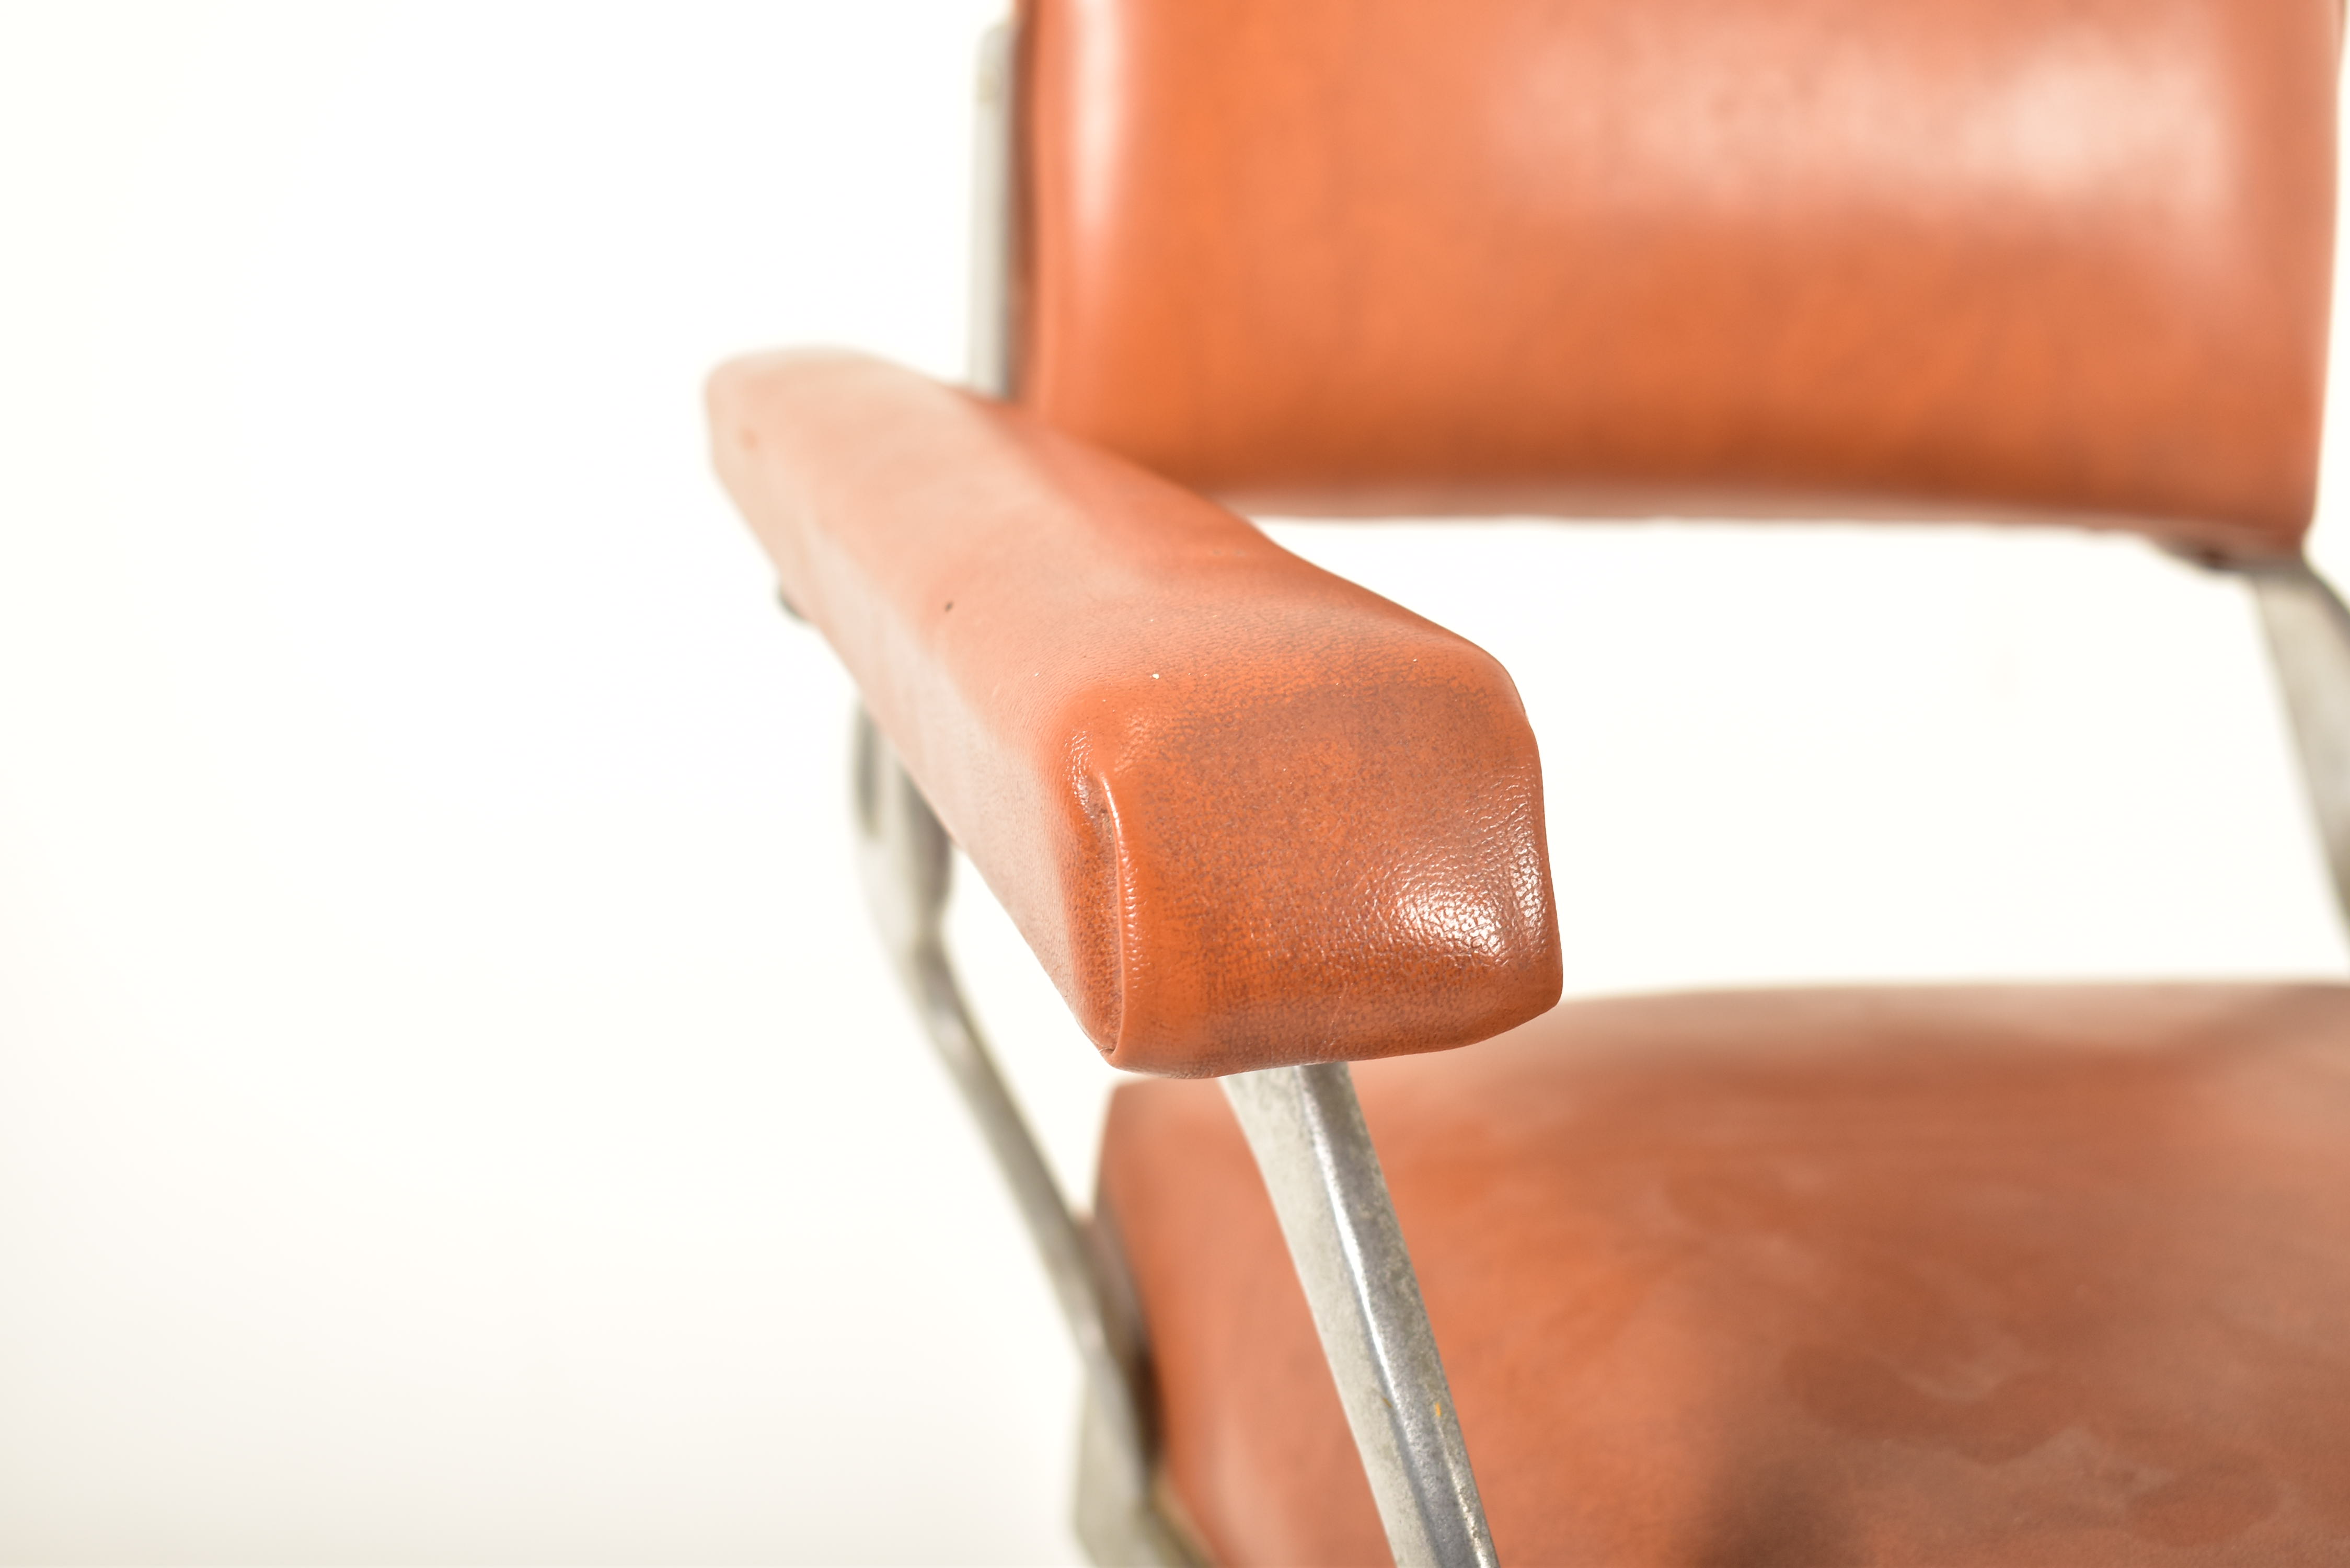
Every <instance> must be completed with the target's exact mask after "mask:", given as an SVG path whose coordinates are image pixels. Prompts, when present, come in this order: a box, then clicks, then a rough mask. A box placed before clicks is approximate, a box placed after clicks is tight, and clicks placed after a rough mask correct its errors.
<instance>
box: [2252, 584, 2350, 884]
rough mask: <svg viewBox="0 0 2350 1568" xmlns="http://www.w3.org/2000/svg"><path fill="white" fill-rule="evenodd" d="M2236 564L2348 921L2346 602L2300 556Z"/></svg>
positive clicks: (2349, 613)
mask: <svg viewBox="0 0 2350 1568" xmlns="http://www.w3.org/2000/svg"><path fill="white" fill-rule="evenodd" d="M2236 569H2237V570H2238V571H2240V572H2241V573H2242V574H2243V575H2244V576H2246V577H2247V578H2248V579H2249V580H2250V581H2251V588H2252V597H2253V599H2254V601H2255V602H2256V603H2258V604H2259V606H2260V610H2261V626H2262V629H2263V630H2264V631H2265V632H2266V633H2267V636H2268V645H2269V657H2270V659H2271V661H2272V663H2273V664H2274V665H2275V667H2276V672H2277V684H2278V685H2279V686H2280V687H2281V688H2282V690H2283V692H2284V700H2285V708H2286V710H2287V711H2288V712H2290V713H2291V714H2292V717H2293V740H2294V742H2295V744H2296V745H2297V747H2298V748H2299V750H2300V753H2301V776H2302V782H2303V786H2304V787H2305V788H2306V790H2307V792H2308V794H2309V804H2310V809H2311V811H2312V813H2313V814H2314V815H2315V816H2316V818H2317V828H2318V834H2319V836H2320V837H2321V838H2323V840H2324V845H2325V861H2326V867H2327V869H2329V870H2330V871H2331V872H2332V873H2333V874H2334V898H2335V900H2336V902H2337V903H2338V904H2339V905H2340V907H2341V909H2342V915H2343V919H2344V920H2345V923H2350V607H2345V606H2344V604H2343V602H2342V597H2341V596H2340V595H2339V594H2337V593H2335V592H2334V587H2333V585H2332V584H2330V583H2328V582H2327V581H2326V580H2325V579H2324V577H2322V576H2319V575H2318V574H2317V572H2316V570H2315V568H2314V567H2312V566H2310V565H2309V564H2308V563H2307V562H2306V561H2299V560H2296V561H2288V562H2282V563H2276V564H2267V563H2262V564H2260V565H2245V566H2238V567H2237V568H2236Z"/></svg>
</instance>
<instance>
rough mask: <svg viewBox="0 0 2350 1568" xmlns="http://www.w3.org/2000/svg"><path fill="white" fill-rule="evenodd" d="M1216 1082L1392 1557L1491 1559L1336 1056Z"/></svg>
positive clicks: (1421, 1309) (1435, 1362)
mask: <svg viewBox="0 0 2350 1568" xmlns="http://www.w3.org/2000/svg"><path fill="white" fill-rule="evenodd" d="M1223 1082H1224V1093H1225V1096H1227V1097H1228V1098H1229V1099H1230V1100H1231V1101H1232V1109H1233V1111H1234V1112H1235V1113H1237V1114H1238V1116H1239V1117H1240V1123H1241V1128H1242V1130H1243V1132H1245V1133H1246V1134H1247V1135H1248V1140H1249V1147H1250V1149H1251V1151H1252V1152H1253V1153H1254V1154H1255V1156H1256V1163H1257V1168H1258V1169H1259V1170H1261V1171H1262V1172H1263V1174H1264V1184H1265V1187H1266V1189H1268V1190H1270V1191H1271V1193H1272V1194H1273V1207H1274V1212H1275V1213H1277V1214H1278V1215H1279V1216H1280V1217H1281V1231H1282V1234H1283V1236H1284V1237H1285V1238H1286V1239H1287V1241H1288V1242H1289V1255H1290V1258H1291V1260H1292V1261H1293V1262H1295V1264H1296V1266H1297V1277H1298V1280H1299V1282H1301V1283H1303V1284H1304V1285H1305V1300H1306V1304H1307V1305H1308V1306H1310V1307H1311V1308H1312V1309H1313V1313H1314V1326H1315V1329H1316V1330H1317V1331H1318V1332H1319V1333H1320V1334H1321V1336H1322V1352H1323V1355H1325V1356H1326V1357H1327V1358H1328V1360H1329V1363H1330V1372H1331V1375H1332V1376H1334V1377H1336V1379H1337V1383H1338V1398H1339V1403H1341V1404H1342V1405H1344V1406H1345V1407H1346V1410H1347V1426H1348V1427H1350V1428H1353V1430H1354V1434H1355V1447H1356V1449H1357V1451H1358V1452H1359V1453H1360V1454H1361V1455H1362V1457H1363V1469H1364V1472H1365V1474H1366V1475H1367V1476H1368V1477H1369V1478H1370V1483H1371V1496H1372V1497H1373V1498H1374V1499H1375V1500H1376V1501H1378V1507H1379V1521H1380V1523H1382V1524H1383V1525H1385V1526H1386V1527H1387V1532H1388V1547H1389V1548H1390V1549H1391V1550H1392V1551H1393V1552H1395V1560H1396V1562H1397V1563H1403V1564H1420V1563H1442V1564H1445V1565H1446V1568H1456V1565H1457V1568H1467V1565H1470V1564H1483V1565H1486V1568H1491V1564H1492V1563H1493V1562H1494V1557H1493V1537H1492V1532H1491V1531H1489V1530H1488V1529H1487V1528H1486V1526H1485V1510H1484V1505H1483V1504H1482V1502H1481V1501H1479V1499H1478V1496H1477V1480H1476V1477H1475V1476H1474V1475H1472V1474H1471V1471H1470V1469H1469V1450H1468V1449H1467V1447H1466V1446H1465V1445H1464V1444H1463V1443H1462V1441H1461V1421H1460V1418H1459V1417H1458V1416H1457V1415H1455V1414H1454V1411H1453V1408H1452V1390H1451V1386H1450V1385H1449V1384H1448V1383H1447V1382H1446V1380H1445V1376H1444V1363H1443V1360H1442V1359H1441V1358H1440V1356H1439V1355H1438V1354H1437V1350H1436V1336H1435V1335H1434V1334H1432V1333H1430V1330H1429V1326H1428V1309H1427V1307H1426V1306H1425V1305H1423V1304H1422V1303H1421V1301H1420V1295H1419V1276H1418V1275H1417V1274H1415V1273H1414V1272H1412V1267H1411V1254H1410V1253H1409V1251H1407V1250H1406V1249H1405V1247H1404V1241H1403V1232H1402V1231H1400V1230H1399V1229H1398V1228H1397V1225H1396V1217H1395V1209H1394V1207H1393V1205H1392V1204H1390V1203H1389V1202H1388V1184H1387V1178H1386V1176H1385V1175H1384V1174H1382V1173H1381V1171H1380V1169H1379V1157H1378V1153H1377V1151H1375V1150H1374V1149H1373V1148H1372V1147H1371V1135H1370V1131H1369V1129H1368V1128H1367V1127H1365V1126H1364V1125H1363V1109H1362V1106H1361V1105H1360V1103H1359V1102H1357V1100H1356V1098H1355V1082H1354V1078H1353V1076H1352V1075H1350V1074H1349V1073H1348V1071H1347V1064H1345V1063H1344V1062H1326V1063H1318V1064H1314V1065H1311V1066H1305V1067H1273V1068H1268V1069H1266V1070H1264V1071H1263V1072H1257V1073H1237V1074H1234V1075H1232V1076H1231V1077H1229V1078H1226V1079H1225V1080H1224V1081H1223Z"/></svg>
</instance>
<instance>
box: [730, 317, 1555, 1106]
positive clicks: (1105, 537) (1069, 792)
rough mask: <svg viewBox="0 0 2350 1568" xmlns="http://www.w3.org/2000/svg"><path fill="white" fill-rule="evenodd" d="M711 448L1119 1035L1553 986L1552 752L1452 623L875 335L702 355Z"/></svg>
mask: <svg viewBox="0 0 2350 1568" xmlns="http://www.w3.org/2000/svg"><path fill="white" fill-rule="evenodd" d="M710 405H711V417H712V434H713V441H714V443H715V449H716V459H717V464H718V469H719V472H720V474H721V476H722V477H723V480H724V481H725V483H726V485H727V488H728V489H729V490H730V491H731V492H732V493H733V496H734V498H735V500H736V502H737V503H738V504H740V505H741V506H742V508H743V512H744V513H745V514H746V515H747V516H748V517H749V519H750V521H751V524H752V526H753V528H754V530H755V531H756V533H757V534H758V536H759V538H760V540H761V542H762V543H763V544H764V545H765V547H766V550H767V553H768V554H769V555H770V556H772V557H773V558H774V561H775V568H776V571H777V572H778V574H779V575H780V576H781V579H782V585H783V589H784V593H785V597H787V598H788V599H789V600H790V601H791V603H792V604H793V605H794V606H795V607H796V608H797V609H798V610H799V611H800V612H801V613H802V614H804V615H805V616H806V617H807V618H808V619H810V620H811V621H813V622H814V623H815V624H816V626H817V627H818V628H821V629H822V631H823V632H824V634H825V635H826V637H827V638H828V639H830V640H831V642H832V645H833V647H834V648H835V649H837V651H838V652H839V654H840V657H841V658H842V659H843V660H844V661H846V663H847V666H848V668H849V670H850V671H851V673H852V674H854V676H855V677H856V679H857V681H858V685H859V687H860V688H861V689H862V691H863V693H864V698H865V702H866V704H867V706H868V709H869V711H871V712H872V714H873V716H874V719H875V721H876V722H878V723H879V725H880V726H881V728H882V730H883V732H885V733H887V734H888V735H889V738H890V740H891V741H892V742H894V743H895V745H896V746H897V748H898V751H899V754H900V756H902V757H903V758H904V760H905V763H906V767H907V770H908V772H909V773H910V774H911V775H912V776H913V778H914V781H915V783H916V784H919V785H920V787H921V790H922V792H923V794H925V795H926V796H927V797H928V798H929V799H930V801H931V805H932V806H933V808H934V809H935V810H936V811H937V812H938V814H939V815H940V817H941V820H942V821H943V822H944V823H945V824H946V826H947V828H948V830H949V831H950V832H951V833H952V834H953V835H954V836H955V838H956V840H957V841H958V842H959V843H960V844H961V845H962V847H963V850H964V852H965V853H966V854H967V855H968V856H969V857H971V859H972V863H973V864H974V865H975V866H976V867H977V868H978V870H979V872H980V875H981V876H982V877H984V878H986V880H987V883H988V885H989V887H991V888H993V889H994V891H995V893H996V896H997V897H998V898H1000V899H1002V901H1003V906H1004V908H1005V909H1007V910H1008V911H1009V912H1010V914H1011V916H1012V918H1013V919H1014V921H1015V922H1016V923H1017V924H1018V926H1019V928H1020V929H1021V931H1022V932H1023V934H1024V935H1025V937H1026V938H1027V940H1028V941H1029V943H1030V944H1031V945H1032V946H1033V947H1034V948H1035V951H1036V954H1037V956H1038V958H1039V959H1040V960H1041V961H1043V963H1044V965H1045V970H1046V971H1047V972H1049V973H1050V974H1051V976H1052V978H1053V980H1054V981H1055V983H1056V984H1057V985H1058V986H1059V987H1060V989H1061V992H1062V994H1063V995H1064V996H1066V998H1067V999H1068V1002H1069V1003H1070V1005H1071V1007H1072V1008H1073V1009H1075V1011H1076V1016H1077V1019H1078V1021H1079V1023H1081V1024H1082V1025H1083V1026H1084V1028H1085V1030H1086V1032H1087V1033H1088V1034H1089V1035H1090V1036H1092V1038H1093V1040H1094V1042H1095V1043H1096V1044H1097V1045H1098V1046H1099V1047H1100V1048H1101V1050H1102V1051H1103V1053H1104V1054H1106V1055H1107V1057H1108V1058H1109V1060H1110V1061H1111V1062H1112V1063H1114V1064H1117V1065H1118V1066H1120V1067H1125V1068H1130V1069H1133V1070H1136V1071H1139V1072H1149V1073H1161V1074H1170V1075H1184V1076H1191V1075H1209V1074H1222V1073H1231V1072H1240V1071H1246V1070H1249V1069H1252V1068H1257V1067H1267V1066H1274V1065H1279V1064H1286V1063H1293V1062H1309V1061H1327V1060H1334V1059H1348V1058H1366V1057H1373V1056H1385V1055H1393V1054H1400V1053H1405V1052H1411V1051H1427V1050H1435V1049H1440V1048H1442V1047H1445V1046H1451V1045H1460V1044H1467V1043H1469V1042H1471V1041H1472V1040H1480V1039H1482V1038H1484V1037H1486V1036H1487V1035H1491V1034H1494V1033H1500V1032H1501V1031H1502V1030H1503V1029H1506V1028H1509V1027H1511V1026H1513V1025H1514V1024H1516V1023H1521V1022H1523V1021H1524V1020H1525V1019H1528V1018H1530V1017H1533V1016H1534V1014H1536V1013H1539V1012H1543V1011H1544V1010H1545V1009H1546V1008H1548V1007H1549V1006H1551V1005H1552V1003H1553V1002H1555V1001H1556V1000H1557V999H1558V995H1559V985H1560V965H1559V952H1558V922H1557V917H1556V914H1555V910H1554V909H1553V906H1552V902H1551V889H1550V873H1549V860H1548V855H1547V851H1546V848H1545V845H1544V835H1543V808H1542V775H1541V767H1540V763H1539V761H1538V760H1537V757H1536V754H1535V750H1534V735H1533V732H1531V731H1530V730H1529V729H1528V727H1527V724H1526V720H1525V714H1524V711H1523V707H1522V706H1521V704H1520V702H1519V701H1518V695H1517V691H1516V688H1515V687H1514V686H1513V684H1512V683H1511V680H1510V678H1509V675H1508V674H1507V672H1506V671H1504V670H1503V669H1502V667H1501V665H1500V664H1499V663H1497V662H1496V661H1495V660H1494V659H1492V657H1491V656H1489V655H1488V654H1486V653H1485V652H1484V651H1482V649H1478V648H1476V647H1474V646H1473V645H1471V643H1469V642H1467V641H1464V640H1463V639H1461V638H1458V637H1455V636H1453V635H1452V634H1451V633H1450V632H1448V631H1446V630H1444V629H1443V628H1440V627H1438V626H1436V625H1433V624H1432V623H1430V622H1429V621H1427V620H1424V619H1422V618H1419V616H1415V615H1413V614H1411V613H1410V612H1409V611H1408V610H1405V609H1402V608H1400V607H1398V606H1396V605H1393V604H1390V603H1389V602H1388V601H1387V600H1385V599H1382V598H1380V597H1378V596H1377V595H1375V594H1372V593H1370V592H1368V591H1367V590H1366V589H1363V588H1360V587H1356V586H1355V585H1353V584H1351V583H1348V582H1346V581H1344V580H1343V579H1341V578H1338V577H1336V576H1332V575H1330V574H1329V573H1327V572H1325V571H1322V570H1321V569H1319V568H1318V567H1315V566H1310V565H1308V564H1307V563H1305V561H1302V560H1300V559H1299V558H1298V557H1296V556H1293V555H1291V554H1289V553H1288V552H1287V551H1285V550H1284V549H1282V548H1281V547H1280V546H1279V545H1275V544H1274V543H1273V542H1272V541H1271V540H1270V539H1268V538H1266V537H1265V536H1264V535H1263V534H1262V533H1260V532H1259V531H1258V530H1257V529H1256V528H1255V527H1253V525H1251V524H1249V523H1247V522H1246V521H1244V520H1243V519H1242V518H1240V517H1238V516H1235V515H1234V514H1232V513H1230V512H1227V511H1225V510H1224V509H1222V507H1219V506H1217V505H1215V504H1211V503H1210V502H1207V501H1205V500H1202V499H1201V498H1200V497H1198V496H1196V495H1193V494H1191V493H1189V492H1186V491H1184V490H1181V489H1179V488H1178V487H1176V486H1175V485H1173V484H1170V483H1167V482H1166V481H1164V480H1161V479H1159V478H1157V477H1155V476H1154V475H1151V474H1149V473H1148V472H1144V471H1142V470H1141V469H1139V468H1136V467H1134V466H1133V465H1131V464H1130V463H1128V462H1124V461H1123V460H1120V459H1118V458H1115V457H1112V456H1110V455H1108V454H1107V453H1104V452H1099V451H1097V450H1096V449H1093V448H1090V447H1087V446H1086V445H1084V444H1083V443H1081V442H1079V441H1075V440H1073V439H1071V438H1068V437H1066V436H1063V435H1060V434H1058V433H1056V432H1055V431H1051V430H1049V429H1047V428H1046V427H1045V426H1043V425H1041V424H1039V423H1037V422H1035V421H1033V420H1032V419H1030V418H1029V417H1027V416H1025V415H1024V414H1021V413H1019V412H1017V411H1016V410H1010V409H1007V408H1005V407H1003V405H1000V404H997V403H993V402H990V401H987V400H982V399H979V398H975V397H973V396H971V395H970V394H967V393H964V392H962V391H958V390H955V389H951V388H948V387H944V386H941V385H940V384H938V383H936V382H934V381H931V380H929V379H926V378H923V377H920V376H918V375H915V374H914V373H912V372H910V371H907V370H903V369H897V368H895V367H892V366H889V365H886V364H883V363H880V362H879V361H876V360H873V359H868V358H861V357H857V356H851V355H845V354H834V353H795V354H777V355H767V356H761V357H757V358H748V359H743V360H738V361H736V362H734V363H733V364H730V365H727V366H725V367H723V369H720V370H719V371H718V372H717V374H716V375H715V376H714V377H712V381H711V386H710Z"/></svg>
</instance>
